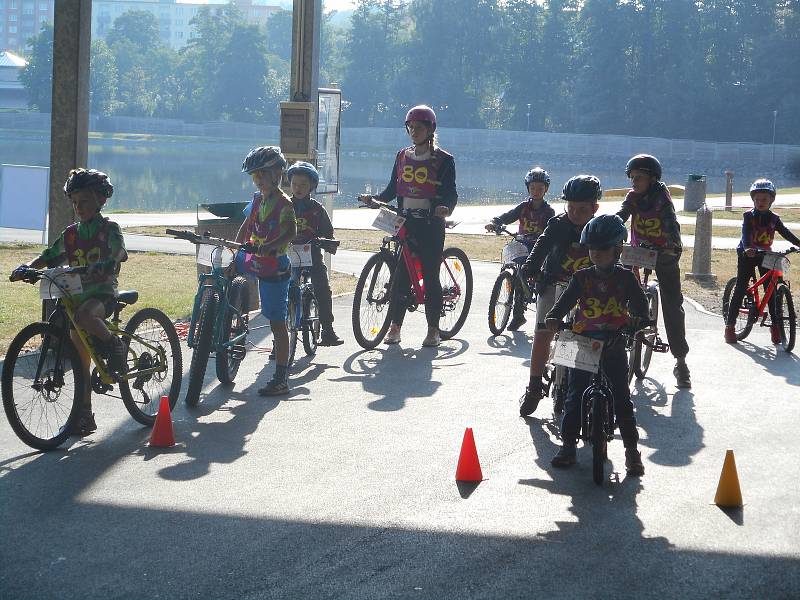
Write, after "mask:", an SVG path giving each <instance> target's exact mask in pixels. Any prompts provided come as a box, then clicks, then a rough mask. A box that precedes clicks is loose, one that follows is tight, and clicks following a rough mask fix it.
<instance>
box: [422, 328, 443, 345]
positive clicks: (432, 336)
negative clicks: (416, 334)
mask: <svg viewBox="0 0 800 600" xmlns="http://www.w3.org/2000/svg"><path fill="white" fill-rule="evenodd" d="M441 343H442V338H441V337H440V336H439V328H438V327H428V335H426V336H425V339H424V340H422V345H423V346H425V347H427V348H433V347H435V346H438V345H439V344H441Z"/></svg>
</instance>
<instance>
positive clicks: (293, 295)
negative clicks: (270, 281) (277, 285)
mask: <svg viewBox="0 0 800 600" xmlns="http://www.w3.org/2000/svg"><path fill="white" fill-rule="evenodd" d="M299 295H300V294H299V290H298V289H297V288H296V287H290V288H289V300H288V303H287V312H286V329H287V331H288V332H289V362H288V363H286V364H287V366H290V367H291V366H292V364H293V363H294V354H295V352H297V321H298V316H299V315H298V313H297V311H298V310H299V308H300V306H299V305H298V303H297V296H299Z"/></svg>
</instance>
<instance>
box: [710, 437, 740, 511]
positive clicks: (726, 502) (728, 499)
mask: <svg viewBox="0 0 800 600" xmlns="http://www.w3.org/2000/svg"><path fill="white" fill-rule="evenodd" d="M714 504H716V505H717V506H719V507H720V508H740V507H741V506H742V490H741V489H740V488H739V476H738V475H737V474H736V460H735V459H734V458H733V450H728V451H727V452H726V453H725V463H724V464H723V465H722V474H721V475H720V476H719V485H717V495H716V496H714Z"/></svg>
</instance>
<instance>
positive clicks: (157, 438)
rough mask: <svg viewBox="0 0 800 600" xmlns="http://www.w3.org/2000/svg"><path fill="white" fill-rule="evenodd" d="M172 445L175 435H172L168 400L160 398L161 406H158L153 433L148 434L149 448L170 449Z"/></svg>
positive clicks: (164, 397) (163, 397)
mask: <svg viewBox="0 0 800 600" xmlns="http://www.w3.org/2000/svg"><path fill="white" fill-rule="evenodd" d="M174 445H175V434H173V433H172V415H171V414H170V410H169V398H167V397H166V396H161V404H159V405H158V415H156V423H155V425H153V432H152V433H151V434H150V447H151V448H171V447H172V446H174Z"/></svg>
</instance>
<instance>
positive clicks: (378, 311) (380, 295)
mask: <svg viewBox="0 0 800 600" xmlns="http://www.w3.org/2000/svg"><path fill="white" fill-rule="evenodd" d="M392 271H393V265H391V264H390V263H389V262H388V261H387V260H386V258H385V257H384V256H383V255H382V254H375V255H373V256H371V257H370V259H369V260H368V261H367V264H365V265H364V269H363V270H362V271H361V275H360V276H359V278H358V283H357V284H356V291H355V296H354V298H353V313H352V322H353V335H354V336H355V338H356V341H357V342H358V345H359V346H361V347H362V348H364V349H366V350H371V349H372V348H375V347H376V346H377V345H378V344H380V343H381V341H382V340H383V337H384V336H385V335H386V331H387V330H388V329H389V321H390V319H389V315H390V312H391V311H390V310H389V309H390V300H391V289H390V287H391V281H392Z"/></svg>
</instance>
